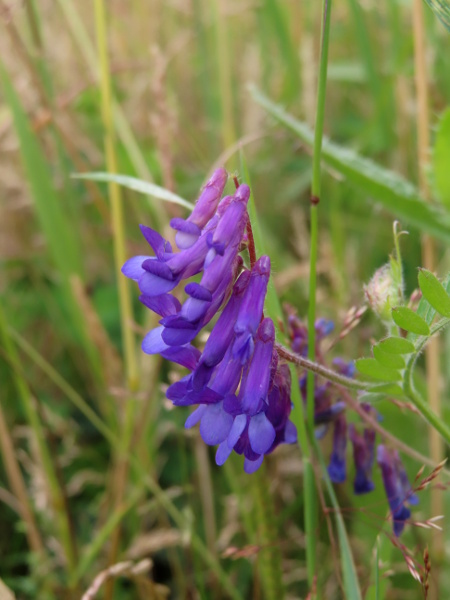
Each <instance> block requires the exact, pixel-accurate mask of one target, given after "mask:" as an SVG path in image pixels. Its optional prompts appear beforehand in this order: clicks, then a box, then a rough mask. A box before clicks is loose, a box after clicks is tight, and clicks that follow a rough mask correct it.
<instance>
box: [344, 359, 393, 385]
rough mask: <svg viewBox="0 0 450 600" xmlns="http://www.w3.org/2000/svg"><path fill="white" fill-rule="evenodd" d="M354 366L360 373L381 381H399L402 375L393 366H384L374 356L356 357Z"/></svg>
mask: <svg viewBox="0 0 450 600" xmlns="http://www.w3.org/2000/svg"><path fill="white" fill-rule="evenodd" d="M355 366H356V368H357V369H358V371H359V372H360V373H361V374H362V375H367V377H372V378H373V379H379V380H381V381H400V380H401V378H402V376H401V373H400V372H399V371H397V370H396V369H395V368H389V367H386V366H385V365H384V364H382V363H381V362H379V360H377V359H376V358H358V360H356V361H355Z"/></svg>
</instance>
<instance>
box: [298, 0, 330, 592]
mask: <svg viewBox="0 0 450 600" xmlns="http://www.w3.org/2000/svg"><path fill="white" fill-rule="evenodd" d="M322 15H323V18H322V28H321V33H320V39H321V49H320V64H319V81H318V86H317V104H316V123H315V129H314V151H313V166H312V168H313V174H312V184H311V241H310V252H311V254H310V270H309V309H308V359H309V360H310V361H311V362H312V361H314V359H315V355H316V331H315V320H316V283H317V254H318V236H319V215H318V204H319V200H320V179H321V165H320V159H321V153H322V137H323V123H324V117H325V92H326V83H327V67H328V45H329V37H330V16H331V0H323V1H322ZM314 377H315V374H314V371H312V370H308V372H307V380H306V390H307V391H306V416H307V429H308V433H309V435H310V437H312V436H313V435H314V433H313V430H314ZM305 466H306V467H307V468H308V470H307V471H306V472H305V490H304V497H305V533H306V544H307V547H306V559H307V570H308V583H309V586H310V588H311V589H312V588H313V585H314V576H315V572H316V534H315V531H314V529H315V524H316V521H317V508H316V506H317V503H316V502H315V487H314V486H315V484H314V477H313V471H312V465H311V464H310V462H309V461H308V462H307V463H306V464H305ZM314 505H316V506H314Z"/></svg>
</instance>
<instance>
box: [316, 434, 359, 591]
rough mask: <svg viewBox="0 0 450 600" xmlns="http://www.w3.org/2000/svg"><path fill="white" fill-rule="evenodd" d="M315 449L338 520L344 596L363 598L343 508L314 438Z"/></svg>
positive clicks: (336, 519) (335, 517)
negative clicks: (342, 511) (343, 516)
mask: <svg viewBox="0 0 450 600" xmlns="http://www.w3.org/2000/svg"><path fill="white" fill-rule="evenodd" d="M314 446H315V450H316V452H317V455H318V457H319V461H320V465H321V467H322V469H321V471H322V473H323V478H324V481H325V487H326V488H327V492H328V495H329V497H330V500H331V504H332V506H333V512H334V519H335V521H336V529H337V534H338V539H339V550H340V558H341V567H342V579H343V582H344V598H345V600H362V594H361V590H360V587H359V582H358V577H357V575H356V567H355V563H354V561H353V555H352V551H351V548H350V542H349V540H348V536H347V531H346V529H345V524H344V519H343V518H342V515H341V509H340V506H339V503H338V501H337V498H336V494H335V493H334V488H333V485H332V484H331V481H330V478H329V476H328V471H327V467H326V465H325V462H324V460H323V456H322V451H321V450H320V447H319V444H318V443H317V441H316V440H314Z"/></svg>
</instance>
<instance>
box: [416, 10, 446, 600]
mask: <svg viewBox="0 0 450 600" xmlns="http://www.w3.org/2000/svg"><path fill="white" fill-rule="evenodd" d="M413 38H414V74H415V86H416V97H417V113H416V128H417V162H418V167H419V169H418V171H419V189H420V191H421V193H422V195H423V197H424V198H425V199H426V200H428V201H429V200H430V199H431V196H430V189H429V186H428V181H427V174H426V166H427V164H428V152H429V148H430V110H429V100H428V77H427V65H426V48H425V19H424V11H423V2H422V0H414V3H413ZM422 260H423V266H424V267H425V268H426V269H428V270H429V271H431V272H433V271H434V270H435V268H436V247H435V242H434V240H433V239H432V238H431V237H430V236H428V235H427V236H424V237H423V238H422ZM425 370H426V380H427V394H428V399H429V404H427V405H423V406H422V403H421V400H422V399H421V398H420V397H418V396H416V395H414V402H415V404H416V406H418V408H419V406H421V408H422V410H421V412H422V411H423V410H426V411H427V409H428V407H429V408H430V411H429V415H428V420H429V417H430V415H433V418H434V415H435V416H436V417H437V419H438V422H439V423H441V414H442V407H441V381H442V379H441V374H440V341H439V338H438V337H437V336H435V337H434V338H433V339H431V340H430V342H429V344H428V345H427V347H426V349H425ZM412 392H414V390H413V389H412ZM429 422H430V420H429ZM441 435H442V432H441V431H439V430H438V429H437V428H436V427H435V426H432V427H430V429H429V434H428V441H429V447H430V456H431V458H432V460H434V461H435V462H436V463H440V462H441V460H442V458H443V456H444V446H443V443H442V438H441ZM447 441H448V440H447ZM430 493H431V512H432V514H433V515H441V514H443V513H444V504H443V495H442V493H441V491H440V490H438V489H437V488H432V489H431V492H430ZM443 552H444V538H443V535H442V533H441V532H439V531H434V532H433V559H434V560H435V565H436V563H438V564H439V561H440V559H441V557H442V555H443ZM436 558H437V559H438V560H436ZM438 564H437V565H436V567H435V568H434V570H433V571H434V577H433V581H434V585H433V586H432V588H431V589H430V600H437V598H438V597H439V569H438V568H437V567H438Z"/></svg>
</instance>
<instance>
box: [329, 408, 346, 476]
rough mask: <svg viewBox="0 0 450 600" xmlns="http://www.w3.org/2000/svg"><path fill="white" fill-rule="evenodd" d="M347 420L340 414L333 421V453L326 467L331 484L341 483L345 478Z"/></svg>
mask: <svg viewBox="0 0 450 600" xmlns="http://www.w3.org/2000/svg"><path fill="white" fill-rule="evenodd" d="M346 449H347V419H346V418H345V414H344V413H341V414H340V415H339V416H338V417H337V419H336V420H335V421H334V432H333V452H332V453H331V457H330V464H329V465H328V474H329V476H330V479H331V481H332V482H333V483H343V482H344V481H345V480H346V478H347V460H346Z"/></svg>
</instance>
